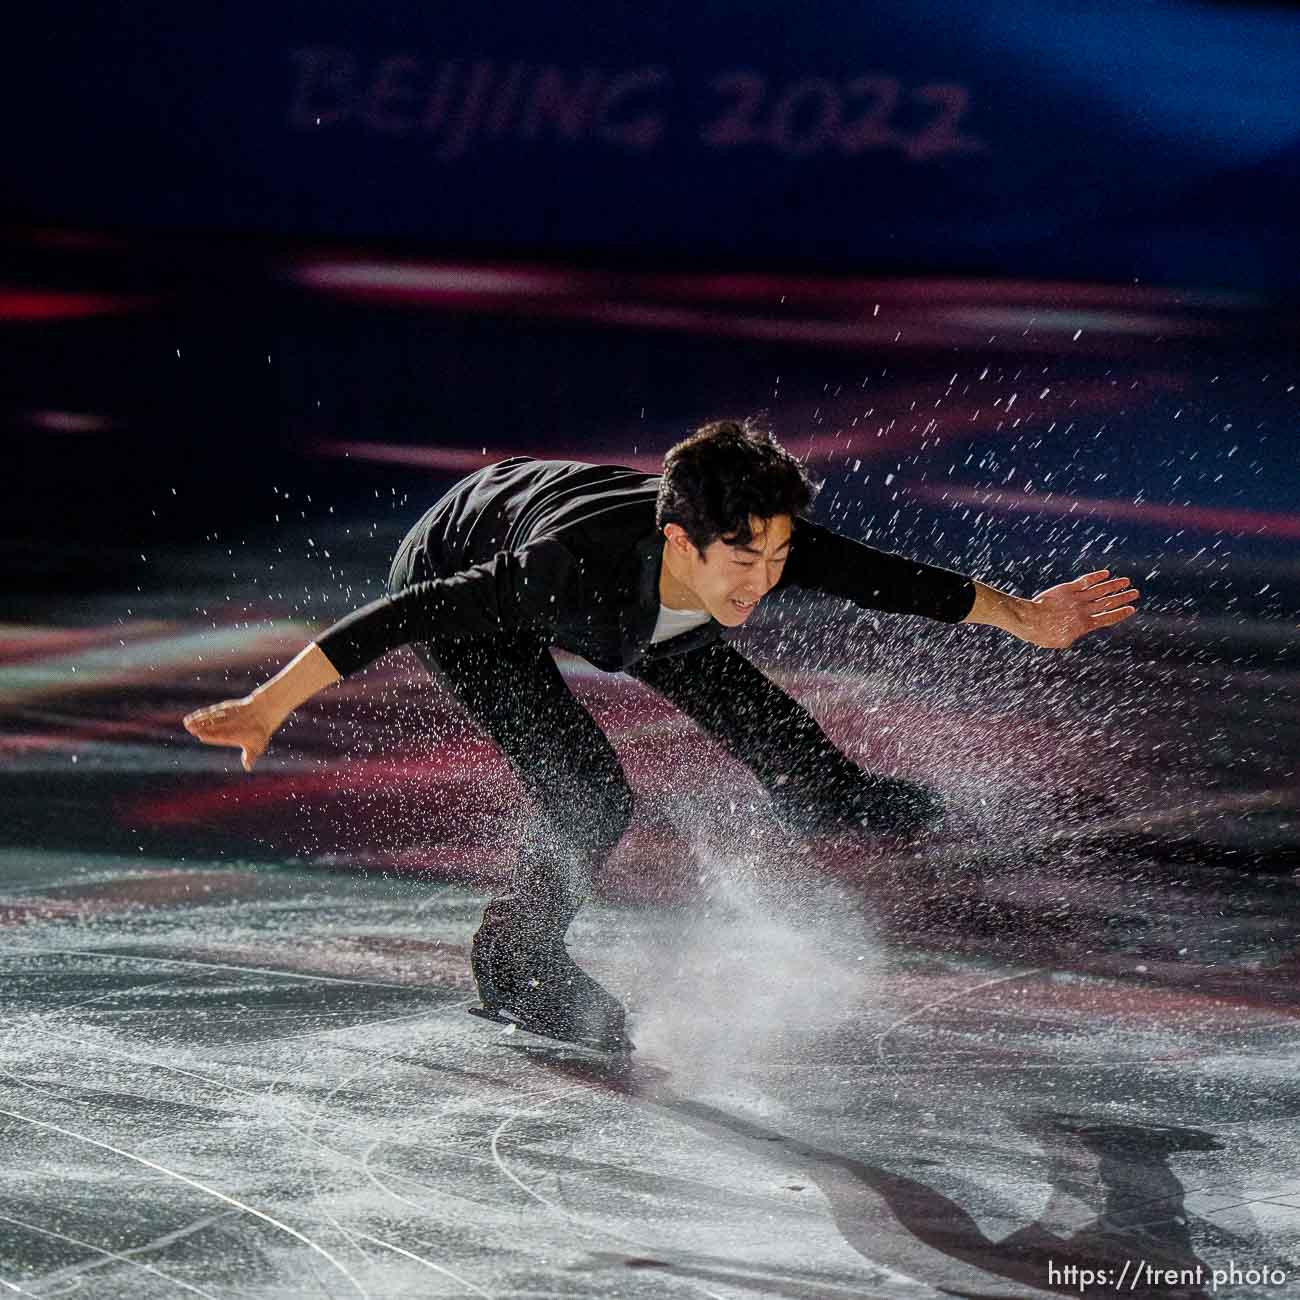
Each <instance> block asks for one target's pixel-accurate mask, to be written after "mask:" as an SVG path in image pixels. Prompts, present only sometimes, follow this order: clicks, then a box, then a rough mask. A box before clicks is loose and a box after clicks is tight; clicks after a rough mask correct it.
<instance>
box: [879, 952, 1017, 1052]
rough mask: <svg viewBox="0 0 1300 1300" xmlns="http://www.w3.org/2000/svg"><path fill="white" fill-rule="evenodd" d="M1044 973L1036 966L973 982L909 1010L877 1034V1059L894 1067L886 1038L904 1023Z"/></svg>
mask: <svg viewBox="0 0 1300 1300" xmlns="http://www.w3.org/2000/svg"><path fill="white" fill-rule="evenodd" d="M1042 973H1043V970H1042V968H1041V967H1036V968H1035V969H1033V970H1027V971H1020V972H1019V973H1017V974H1015V975H1001V976H999V977H998V978H997V979H992V980H985V981H984V982H983V983H982V984H973V985H972V986H971V987H970V988H968V989H957V990H956V992H953V993H948V994H946V995H945V996H944V997H941V998H936V999H935V1000H934V1001H933V1002H928V1003H926V1005H925V1006H923V1007H917V1009H916V1010H915V1011H909V1012H908V1013H907V1015H905V1016H900V1017H899V1019H897V1020H895V1021H894V1023H893V1024H892V1025H890V1026H889V1027H888V1028H887V1029H885V1030H884V1031H883V1032H881V1033H880V1034H878V1035H877V1036H876V1059H877V1060H878V1061H879V1062H880V1063H881V1064H882V1065H890V1066H891V1068H892V1063H891V1062H890V1061H889V1059H888V1057H887V1056H886V1054H885V1040H886V1039H887V1038H888V1037H889V1036H890V1034H892V1033H893V1032H894V1030H896V1029H901V1028H902V1027H903V1026H904V1025H906V1024H908V1023H910V1022H911V1021H913V1020H919V1019H920V1018H921V1017H922V1016H924V1015H927V1014H928V1013H929V1012H931V1011H934V1010H935V1009H936V1008H938V1007H942V1006H944V1005H946V1004H947V1003H949V1002H957V1001H959V1000H960V999H962V998H968V997H970V995H971V994H972V993H979V992H982V991H983V990H984V989H991V988H996V987H997V986H998V985H999V984H1014V983H1015V982H1016V981H1017V980H1025V979H1032V978H1033V977H1034V976H1035V975H1041V974H1042Z"/></svg>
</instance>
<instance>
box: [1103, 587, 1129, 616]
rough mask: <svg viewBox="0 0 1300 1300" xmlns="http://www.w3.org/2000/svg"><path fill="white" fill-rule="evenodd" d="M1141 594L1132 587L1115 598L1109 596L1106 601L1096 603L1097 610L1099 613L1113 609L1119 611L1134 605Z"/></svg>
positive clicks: (1114, 596)
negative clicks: (1126, 606)
mask: <svg viewBox="0 0 1300 1300" xmlns="http://www.w3.org/2000/svg"><path fill="white" fill-rule="evenodd" d="M1139 594H1140V593H1139V592H1138V590H1137V588H1136V587H1131V588H1130V589H1129V590H1128V591H1120V592H1117V593H1116V594H1115V595H1113V596H1107V597H1106V598H1105V599H1104V600H1098V601H1096V602H1094V603H1095V608H1096V609H1097V610H1098V611H1099V612H1105V611H1107V610H1111V609H1119V608H1121V607H1122V606H1124V605H1132V604H1133V603H1134V602H1135V601H1136V600H1137V598H1138V595H1139Z"/></svg>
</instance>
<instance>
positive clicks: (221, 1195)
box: [0, 1108, 370, 1300]
mask: <svg viewBox="0 0 1300 1300" xmlns="http://www.w3.org/2000/svg"><path fill="white" fill-rule="evenodd" d="M0 1115H4V1116H6V1117H7V1118H9V1119H16V1120H18V1121H20V1122H21V1123H24V1124H31V1125H32V1126H33V1127H35V1128H40V1129H46V1130H47V1131H49V1132H51V1133H59V1134H61V1135H62V1136H63V1137H68V1138H72V1139H73V1140H74V1141H76V1142H85V1143H86V1144H87V1145H89V1146H93V1147H98V1148H99V1149H100V1150H101V1151H109V1152H111V1153H112V1154H113V1155H117V1156H121V1157H122V1158H123V1159H125V1160H131V1161H134V1162H135V1163H136V1164H140V1165H144V1166H145V1168H146V1169H152V1170H154V1171H155V1172H157V1173H160V1174H165V1175H166V1176H167V1177H168V1178H174V1179H176V1180H177V1182H180V1183H184V1184H185V1185H186V1186H187V1187H193V1188H194V1189H195V1190H196V1191H199V1192H203V1193H204V1194H205V1195H207V1196H214V1197H216V1198H217V1200H219V1201H223V1202H225V1204H227V1205H230V1206H233V1207H234V1208H235V1209H237V1210H241V1211H242V1212H243V1213H245V1214H250V1215H252V1216H253V1217H254V1218H256V1219H261V1220H262V1222H263V1223H269V1224H270V1225H271V1226H272V1227H273V1228H278V1229H279V1230H280V1231H281V1232H286V1233H288V1234H289V1236H291V1237H293V1238H294V1240H296V1241H300V1242H302V1244H303V1245H304V1246H306V1247H307V1248H308V1249H309V1250H312V1251H314V1252H315V1253H316V1254H317V1255H319V1256H320V1257H321V1258H322V1259H324V1260H325V1261H326V1262H327V1263H328V1264H330V1265H331V1266H332V1267H333V1268H335V1269H337V1270H338V1271H339V1272H340V1273H342V1274H343V1276H344V1277H345V1278H347V1280H348V1281H349V1282H350V1283H351V1284H352V1285H353V1287H354V1288H355V1289H356V1292H357V1294H358V1295H359V1296H361V1297H362V1300H370V1294H369V1292H367V1291H366V1289H365V1287H363V1286H362V1285H361V1283H360V1282H358V1281H357V1279H356V1278H355V1277H353V1276H352V1274H351V1273H350V1272H349V1271H348V1268H347V1266H346V1265H345V1264H344V1263H343V1262H342V1261H341V1260H338V1259H335V1258H334V1256H333V1255H331V1254H330V1252H329V1251H328V1250H326V1249H325V1247H324V1246H322V1245H321V1244H320V1243H319V1242H316V1241H313V1240H312V1239H311V1238H310V1237H308V1236H307V1235H306V1234H305V1233H302V1232H299V1231H298V1229H297V1228H293V1227H290V1226H289V1224H287V1223H285V1222H283V1221H282V1220H280V1219H277V1218H276V1217H275V1216H274V1215H273V1214H268V1213H267V1212H266V1211H265V1210H259V1209H257V1207H256V1206H253V1205H249V1204H248V1203H247V1202H245V1201H241V1200H239V1199H238V1198H237V1197H234V1196H229V1195H227V1194H226V1193H225V1192H222V1191H219V1190H218V1189H217V1188H215V1187H210V1186H209V1185H208V1184H207V1183H202V1182H200V1181H199V1180H198V1179H197V1178H190V1177H189V1176H188V1175H187V1174H182V1173H180V1172H178V1171H177V1170H175V1169H169V1168H167V1166H166V1165H160V1164H158V1163H157V1162H156V1161H154V1160H149V1159H148V1158H147V1157H145V1156H141V1155H136V1154H135V1153H134V1152H131V1151H127V1150H124V1149H123V1148H122V1147H116V1146H113V1145H112V1143H110V1142H101V1141H100V1140H99V1139H98V1138H93V1137H91V1136H90V1135H89V1134H87V1133H78V1132H77V1131H76V1130H75V1129H70V1128H64V1127H63V1125H62V1124H52V1123H49V1122H48V1121H46V1120H40V1119H33V1118H32V1116H30V1115H23V1114H21V1113H19V1112H18V1111H13V1110H5V1109H3V1108H0ZM213 1300H215V1297H214V1298H213Z"/></svg>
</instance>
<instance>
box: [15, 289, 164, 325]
mask: <svg viewBox="0 0 1300 1300" xmlns="http://www.w3.org/2000/svg"><path fill="white" fill-rule="evenodd" d="M152 305H153V299H151V298H129V297H125V296H123V295H110V294H96V293H60V292H58V291H56V290H52V289H43V290H39V291H37V290H31V289H0V321H49V320H78V319H81V318H83V317H86V316H111V315H121V314H123V313H125V312H131V311H139V310H140V309H141V308H144V307H148V306H152Z"/></svg>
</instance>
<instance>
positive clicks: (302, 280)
mask: <svg viewBox="0 0 1300 1300" xmlns="http://www.w3.org/2000/svg"><path fill="white" fill-rule="evenodd" d="M287 275H288V278H289V279H291V280H292V281H293V282H294V283H296V284H297V285H299V286H300V287H302V288H304V289H307V290H310V291H313V292H320V293H328V294H331V295H334V296H338V297H344V298H350V299H354V300H360V301H365V302H369V303H380V304H382V303H389V304H391V305H393V306H412V305H420V304H423V305H426V306H429V307H431V308H433V307H438V308H443V309H462V310H470V311H476V310H481V311H488V312H499V311H528V312H530V313H531V314H532V315H534V316H544V317H549V318H560V319H569V320H584V321H590V322H596V323H601V324H606V325H616V326H622V327H627V328H634V329H654V330H669V331H677V332H681V333H695V334H706V335H708V334H714V335H722V336H730V337H742V338H754V339H763V340H771V341H775V342H796V343H809V344H814V345H821V346H831V347H850V348H858V347H862V346H872V345H887V344H897V343H906V344H908V345H913V346H915V345H928V346H954V345H960V344H962V343H968V344H972V345H974V344H984V343H987V342H991V341H993V340H992V339H991V338H990V336H989V331H990V330H994V331H1000V332H1002V333H1003V334H1009V333H1012V332H1014V333H1015V334H1016V335H1017V336H1018V338H1017V346H1023V347H1025V348H1028V349H1031V350H1033V349H1041V348H1044V347H1049V348H1057V347H1059V346H1060V345H1061V344H1062V343H1063V342H1065V341H1067V340H1068V341H1069V342H1070V343H1071V344H1073V345H1074V346H1076V347H1078V348H1079V349H1080V350H1082V351H1086V350H1088V348H1089V347H1090V346H1091V345H1093V344H1095V343H1097V342H1100V341H1104V340H1106V339H1108V338H1113V339H1116V340H1119V339H1128V340H1134V339H1142V338H1153V339H1163V338H1169V337H1180V336H1197V335H1213V334H1219V333H1222V332H1224V330H1225V329H1226V328H1227V327H1228V325H1229V319H1230V318H1229V317H1228V316H1227V315H1226V313H1230V312H1242V311H1246V310H1249V309H1251V308H1257V307H1259V306H1260V305H1261V304H1260V303H1259V302H1257V301H1256V300H1254V299H1252V298H1250V297H1247V296H1245V295H1240V294H1225V293H1207V292H1199V291H1196V292H1185V291H1182V292H1180V291H1173V290H1162V289H1143V288H1139V287H1135V286H1119V285H1116V286H1107V285H1085V284H1067V283H1042V284H1040V283H1034V282H1032V281H1020V280H1012V281H1002V280H996V279H989V280H967V281H962V280H943V279H935V280H919V279H918V280H897V281H895V280H865V279H852V278H846V277H836V278H831V277H816V276H790V275H773V274H765V273H752V274H740V273H738V274H733V275H714V274H701V275H686V274H677V275H671V274H668V275H666V274H656V273H651V272H615V271H574V270H555V269H551V268H546V267H538V266H515V267H510V266H482V265H480V266H475V265H470V264H457V263H423V262H401V261H391V262H383V261H378V260H376V259H373V258H370V259H358V260H347V259H344V258H335V259H329V258H321V259H316V260H307V261H304V262H300V263H298V264H295V265H292V266H290V267H289V268H288V269H287ZM756 308H761V309H762V310H761V312H756V311H755V309H756Z"/></svg>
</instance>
